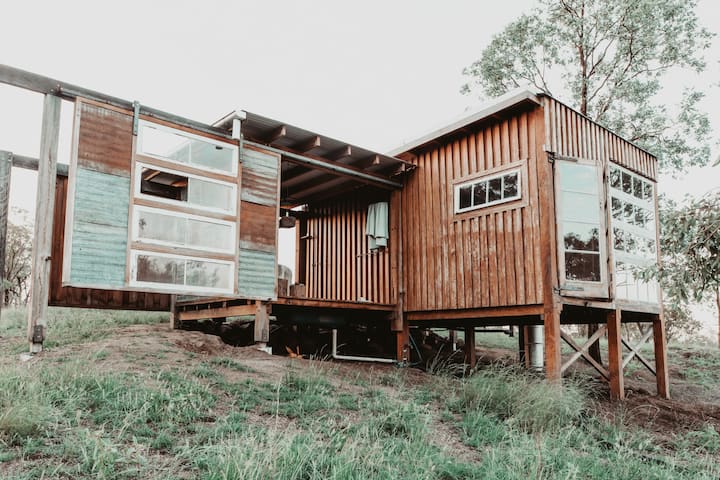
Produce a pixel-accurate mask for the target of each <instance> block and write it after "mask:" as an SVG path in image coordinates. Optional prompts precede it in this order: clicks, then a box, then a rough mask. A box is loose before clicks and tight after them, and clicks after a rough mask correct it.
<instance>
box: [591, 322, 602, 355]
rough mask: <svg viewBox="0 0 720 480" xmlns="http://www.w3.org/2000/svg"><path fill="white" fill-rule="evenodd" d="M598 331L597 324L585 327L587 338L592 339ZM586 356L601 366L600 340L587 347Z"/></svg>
mask: <svg viewBox="0 0 720 480" xmlns="http://www.w3.org/2000/svg"><path fill="white" fill-rule="evenodd" d="M597 331H598V324H597V323H590V324H588V326H587V338H588V339H590V338H592V336H593V335H595V332H597ZM588 354H589V355H590V357H591V358H592V359H593V360H595V361H596V362H597V363H599V364H600V365H602V354H601V353H600V339H598V340H596V341H595V342H593V343H592V345H590V347H588Z"/></svg>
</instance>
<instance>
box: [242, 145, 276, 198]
mask: <svg viewBox="0 0 720 480" xmlns="http://www.w3.org/2000/svg"><path fill="white" fill-rule="evenodd" d="M279 167H280V166H279V161H278V157H277V156H276V155H273V154H269V153H263V152H258V151H257V150H251V149H248V148H245V149H243V151H242V169H243V177H242V191H241V194H240V197H241V199H242V200H243V201H246V202H253V203H257V204H260V205H276V204H277V202H278V198H277V197H278V191H277V186H278V174H279Z"/></svg>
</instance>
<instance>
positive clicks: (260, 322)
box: [254, 300, 270, 348]
mask: <svg viewBox="0 0 720 480" xmlns="http://www.w3.org/2000/svg"><path fill="white" fill-rule="evenodd" d="M269 310H270V304H269V303H266V302H261V301H260V300H258V301H256V302H255V335H254V339H255V344H256V345H257V346H258V347H260V348H265V346H266V344H267V342H269V341H270V313H269Z"/></svg>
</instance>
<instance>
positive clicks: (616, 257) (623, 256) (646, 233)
mask: <svg viewBox="0 0 720 480" xmlns="http://www.w3.org/2000/svg"><path fill="white" fill-rule="evenodd" d="M612 169H616V170H618V171H620V173H621V174H622V173H625V174H628V175H630V177H631V178H632V179H634V178H639V179H640V180H641V181H643V182H645V183H649V184H650V185H651V186H652V188H653V190H652V195H651V198H649V199H645V198H638V197H636V196H635V195H634V194H629V193H627V192H624V191H623V190H622V177H621V182H620V188H615V187H613V186H612V183H611V182H612V178H611V171H612ZM607 175H608V204H609V206H608V210H609V212H608V217H609V219H610V228H609V230H610V248H611V249H612V253H613V271H614V272H615V276H616V281H615V292H614V293H613V296H614V297H615V298H619V297H620V296H619V295H618V289H619V287H628V288H629V287H632V288H634V289H639V288H640V287H641V284H643V283H644V284H649V283H651V282H652V285H648V286H646V287H645V288H652V289H654V290H655V291H657V292H659V291H660V287H659V285H658V284H657V281H655V280H650V282H642V281H637V280H636V281H635V282H633V283H632V284H623V285H620V284H619V283H618V279H619V277H620V270H619V268H618V264H619V263H623V264H625V265H629V266H630V267H631V268H630V269H629V270H631V269H632V267H639V268H642V267H646V266H648V265H651V264H657V262H658V259H657V255H658V248H659V245H658V241H657V219H656V216H657V215H658V212H657V211H656V210H655V195H656V193H657V182H655V181H653V180H650V179H649V178H646V177H644V176H642V175H640V174H638V173H635V172H633V171H631V170H628V169H627V168H625V167H623V166H621V165H618V164H617V163H612V162H609V163H608V173H607ZM643 188H644V187H643ZM613 197H615V198H617V199H618V200H621V201H622V202H624V203H630V204H631V205H633V206H638V207H642V208H646V209H648V210H649V211H650V212H651V213H652V221H651V223H650V224H651V225H652V228H651V229H647V228H642V227H639V226H637V225H633V224H630V223H627V222H626V221H625V218H624V216H623V217H622V218H615V217H614V216H613V210H612V199H613ZM615 228H619V229H620V230H622V231H624V232H625V233H626V234H630V235H633V236H636V237H640V238H643V239H644V240H646V241H652V242H654V245H655V249H654V252H652V253H650V254H647V255H642V254H638V253H634V252H633V253H631V252H626V251H624V250H618V249H616V248H615ZM620 299H622V300H626V299H625V298H620ZM629 300H630V301H635V300H634V299H629ZM640 301H642V300H640ZM652 303H655V304H659V303H660V298H659V293H658V297H657V298H656V299H653V302H652Z"/></svg>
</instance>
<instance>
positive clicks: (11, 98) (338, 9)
mask: <svg viewBox="0 0 720 480" xmlns="http://www.w3.org/2000/svg"><path fill="white" fill-rule="evenodd" d="M3 3H4V5H3V6H2V7H0V8H1V10H0V11H1V12H2V16H1V18H2V27H1V28H0V63H4V64H8V65H12V66H15V67H19V68H22V69H25V70H29V71H32V72H36V73H40V74H43V75H46V76H50V77H54V78H58V79H60V80H63V81H66V82H70V83H74V84H77V85H80V86H83V87H86V88H91V89H94V90H98V91H101V92H104V93H107V94H111V95H114V96H117V97H121V98H125V99H128V100H138V101H139V102H141V103H142V104H145V105H148V106H151V107H154V108H158V109H161V110H166V111H168V112H171V113H175V114H178V115H182V116H185V117H189V118H192V119H195V120H199V121H204V122H208V123H211V122H213V121H214V120H216V119H218V118H220V117H221V116H223V115H224V114H226V113H228V112H230V111H231V110H234V109H245V110H249V111H253V112H257V113H259V114H262V115H265V116H269V117H273V118H277V119H278V120H282V121H285V122H288V123H292V124H296V125H298V126H301V127H303V128H306V129H308V130H313V131H317V132H319V133H323V134H326V135H330V136H334V137H337V138H339V139H341V140H345V141H348V142H350V143H355V144H358V145H361V146H364V147H367V148H371V149H376V150H379V151H386V150H390V149H392V148H393V147H396V146H398V145H400V144H402V143H405V142H406V141H409V140H411V139H413V138H414V137H417V136H419V135H421V134H423V133H426V132H427V131H429V130H431V129H434V128H436V127H439V126H442V125H443V124H445V123H447V120H449V119H453V118H455V117H457V116H458V115H460V114H462V112H463V111H464V110H465V109H466V108H468V107H470V106H472V105H474V104H477V100H475V99H473V98H472V97H468V96H463V95H460V93H459V89H460V86H461V85H462V84H463V83H464V81H465V79H464V78H463V76H462V69H463V67H465V66H467V65H469V64H470V63H472V62H473V61H474V60H476V59H477V58H478V57H479V55H480V52H481V51H482V49H483V48H484V47H485V46H486V45H487V44H488V43H489V41H490V38H491V37H492V35H493V34H495V33H497V32H499V31H501V30H502V28H503V26H505V25H506V24H507V23H509V22H510V21H512V20H513V19H514V18H516V17H517V16H518V15H520V14H521V13H523V12H526V11H528V10H529V9H531V8H532V6H533V5H534V4H535V2H534V1H532V0H509V1H505V2H494V1H493V2H491V1H480V0H476V1H471V0H455V1H451V0H448V1H425V0H423V1H417V0H416V1H409V0H408V1H390V0H383V1H377V0H364V1H361V2H357V1H356V2H342V1H338V0H322V1H292V0H273V1H267V2H262V1H256V2H250V1H225V2H222V1H211V0H206V1H194V2H190V1H184V0H174V1H157V0H155V1H149V0H142V1H138V0H123V1H122V2H102V1H73V0H63V1H47V2H40V1H31V0H25V1H21V2H10V1H5V2H3ZM699 13H700V18H701V20H702V21H703V22H704V24H705V26H706V27H708V28H709V29H710V30H712V31H714V32H720V7H719V6H718V3H717V2H715V1H713V0H701V2H700V12H699ZM719 45H720V40H718V39H716V41H715V44H714V46H713V48H712V50H711V51H710V52H709V53H708V57H707V58H708V62H709V69H708V72H707V73H706V74H705V75H704V76H702V77H693V76H692V75H683V76H679V77H677V78H673V79H671V80H670V82H669V88H668V91H669V96H672V95H673V92H675V93H677V92H679V91H680V89H681V88H682V87H683V86H684V85H686V84H692V85H696V86H700V87H701V88H703V89H704V90H706V91H708V92H709V96H708V98H707V102H706V105H705V106H706V109H707V110H708V111H709V112H711V114H712V120H713V126H714V128H715V129H716V130H720V108H718V107H720V92H719V91H718V90H720V89H719V88H718V87H717V84H718V80H719V79H720V63H718V61H719V60H720V46H719ZM713 83H714V84H715V87H714V88H711V85H712V84H713ZM41 107H42V98H41V96H40V95H38V94H32V93H28V92H23V91H20V90H17V89H14V88H11V87H8V86H4V85H0V149H4V150H10V151H13V152H16V153H19V154H25V155H31V156H37V155H38V150H39V126H40V118H41V109H42V108H41ZM67 107H68V106H66V108H65V111H64V112H63V118H64V119H66V120H67V121H66V122H65V123H64V125H63V141H62V143H61V152H63V153H64V155H68V152H69V145H68V141H67V138H68V132H69V126H70V125H69V123H70V122H69V120H70V115H69V114H70V108H67ZM715 138H716V139H717V138H718V136H717V134H716V135H715ZM716 151H717V150H716ZM719 170H720V169H718V168H715V169H705V170H701V171H694V172H692V173H691V174H690V176H688V177H686V178H684V179H681V180H672V179H663V181H662V182H661V183H660V189H661V190H664V191H669V192H670V193H672V194H673V195H674V196H681V195H682V194H683V193H685V192H695V193H698V192H706V191H708V190H710V189H712V188H717V187H718V186H719V185H720V174H719V173H718V171H719ZM13 178H14V181H13V185H12V192H11V195H12V197H11V201H12V205H13V206H16V207H21V208H25V209H28V210H30V209H32V208H33V205H34V195H35V193H34V175H33V174H31V173H29V172H24V171H20V170H18V169H15V170H14V171H13Z"/></svg>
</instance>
